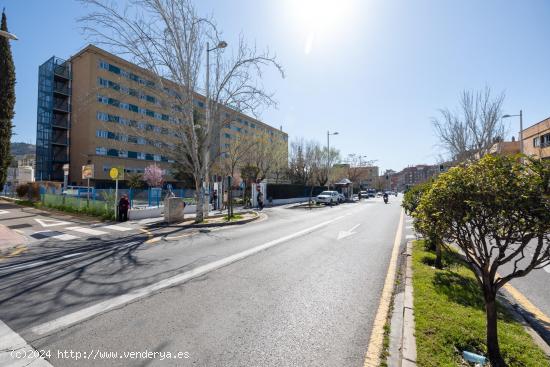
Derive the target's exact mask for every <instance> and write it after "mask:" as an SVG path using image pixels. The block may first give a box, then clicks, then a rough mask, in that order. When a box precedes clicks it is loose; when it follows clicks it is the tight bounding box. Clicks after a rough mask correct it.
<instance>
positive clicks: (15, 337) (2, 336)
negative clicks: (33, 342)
mask: <svg viewBox="0 0 550 367" xmlns="http://www.w3.org/2000/svg"><path fill="white" fill-rule="evenodd" d="M14 350H15V351H17V352H18V355H19V356H25V357H24V358H22V357H19V359H18V358H17V357H16V356H12V355H11V352H12V351H14ZM29 365H31V366H36V367H52V365H51V364H49V363H48V362H47V361H46V360H45V359H44V358H42V357H40V353H38V351H36V350H34V349H33V347H31V346H30V345H29V344H28V343H27V342H26V341H25V339H23V338H22V337H21V336H20V335H19V334H17V333H16V332H15V331H13V330H12V329H10V327H9V326H8V325H6V324H4V323H3V322H2V321H0V366H29Z"/></svg>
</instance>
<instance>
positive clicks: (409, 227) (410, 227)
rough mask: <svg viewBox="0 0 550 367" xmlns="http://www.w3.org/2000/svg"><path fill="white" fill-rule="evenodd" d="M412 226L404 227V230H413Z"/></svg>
mask: <svg viewBox="0 0 550 367" xmlns="http://www.w3.org/2000/svg"><path fill="white" fill-rule="evenodd" d="M413 228H414V226H406V227H405V229H413Z"/></svg>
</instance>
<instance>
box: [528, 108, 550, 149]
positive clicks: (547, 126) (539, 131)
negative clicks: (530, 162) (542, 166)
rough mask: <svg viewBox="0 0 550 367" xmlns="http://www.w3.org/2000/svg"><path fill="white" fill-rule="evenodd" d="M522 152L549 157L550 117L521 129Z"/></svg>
mask: <svg viewBox="0 0 550 367" xmlns="http://www.w3.org/2000/svg"><path fill="white" fill-rule="evenodd" d="M522 137H523V153H525V155H528V156H535V157H538V158H543V159H547V158H550V117H549V118H547V119H544V120H542V121H540V122H538V123H536V124H534V125H533V126H529V127H528V128H526V129H523V131H522Z"/></svg>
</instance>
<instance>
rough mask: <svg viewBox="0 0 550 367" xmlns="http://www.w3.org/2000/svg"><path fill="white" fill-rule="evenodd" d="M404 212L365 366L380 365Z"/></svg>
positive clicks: (396, 233) (399, 224)
mask: <svg viewBox="0 0 550 367" xmlns="http://www.w3.org/2000/svg"><path fill="white" fill-rule="evenodd" d="M404 214H405V213H404V211H403V209H401V216H400V217H399V223H398V225H397V231H396V232H395V240H394V241H393V250H392V253H391V258H390V264H389V265H388V272H387V274H386V280H385V282H384V288H383V289H382V294H381V296H380V305H379V306H378V310H377V311H376V317H375V318H374V324H373V326H372V332H371V335H370V339H369V345H368V347H367V354H366V356H365V363H364V364H363V366H364V367H378V366H379V365H380V354H381V352H382V348H383V344H384V325H385V324H386V319H387V318H388V313H389V311H390V302H391V297H392V294H393V287H394V284H395V275H396V268H397V258H398V256H399V247H400V245H401V237H402V234H403V218H404Z"/></svg>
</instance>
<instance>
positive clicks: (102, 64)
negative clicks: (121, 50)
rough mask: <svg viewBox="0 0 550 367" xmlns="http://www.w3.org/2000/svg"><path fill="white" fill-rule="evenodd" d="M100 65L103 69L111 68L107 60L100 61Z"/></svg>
mask: <svg viewBox="0 0 550 367" xmlns="http://www.w3.org/2000/svg"><path fill="white" fill-rule="evenodd" d="M99 67H100V68H101V69H105V70H109V64H108V63H106V62H105V61H100V62H99Z"/></svg>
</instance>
